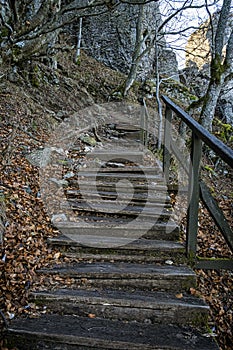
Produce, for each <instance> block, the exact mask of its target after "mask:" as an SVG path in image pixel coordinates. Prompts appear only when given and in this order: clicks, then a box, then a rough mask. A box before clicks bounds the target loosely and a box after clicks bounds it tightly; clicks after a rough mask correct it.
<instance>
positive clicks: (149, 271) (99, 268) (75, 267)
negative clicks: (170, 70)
mask: <svg viewBox="0 0 233 350" xmlns="http://www.w3.org/2000/svg"><path fill="white" fill-rule="evenodd" d="M37 272H38V273H47V274H63V275H69V276H70V277H72V276H73V277H76V276H77V277H83V276H85V277H86V278H94V279H99V278H105V277H106V278H116V279H120V280H121V279H123V278H127V279H134V278H136V279H145V278H146V279H153V278H165V279H166V278H167V279H174V278H176V277H180V278H183V277H190V278H194V279H196V274H195V273H194V271H193V270H192V269H191V268H190V267H188V266H165V265H153V264H136V263H124V262H123V263H110V262H108V263H105V262H103V263H98V262H97V263H74V264H70V265H58V266H54V267H52V268H44V269H43V268H42V269H39V270H38V271H37Z"/></svg>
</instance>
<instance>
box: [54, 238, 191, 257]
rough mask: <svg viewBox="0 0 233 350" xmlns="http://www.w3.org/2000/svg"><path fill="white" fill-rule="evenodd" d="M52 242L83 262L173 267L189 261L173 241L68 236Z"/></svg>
mask: <svg viewBox="0 0 233 350" xmlns="http://www.w3.org/2000/svg"><path fill="white" fill-rule="evenodd" d="M125 241H126V242H125ZM48 243H49V244H50V245H51V246H55V247H56V248H59V249H60V251H62V252H63V256H67V257H70V258H71V257H72V258H76V259H82V261H83V260H88V261H90V260H91V261H92V260H94V261H111V262H112V261H124V262H147V263H149V262H162V263H163V262H165V261H171V264H172V263H174V262H175V263H178V262H184V261H185V248H184V245H182V244H181V243H178V242H171V241H161V240H159V241H156V240H146V239H138V240H136V241H133V242H129V243H128V240H125V239H119V238H118V237H103V236H94V235H80V234H79V235H78V234H77V235H75V237H74V238H73V239H71V238H69V237H66V236H58V237H55V238H50V239H48Z"/></svg>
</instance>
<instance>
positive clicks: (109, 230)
mask: <svg viewBox="0 0 233 350" xmlns="http://www.w3.org/2000/svg"><path fill="white" fill-rule="evenodd" d="M85 219H86V220H87V221H84V220H85ZM149 219H150V218H146V219H145V220H141V219H140V218H136V219H134V220H133V221H129V220H127V219H126V218H124V219H122V218H120V217H119V218H116V217H107V216H105V217H104V216H102V217H99V216H91V217H86V216H84V217H82V218H79V222H73V221H60V222H56V223H55V224H56V228H57V229H59V230H60V231H61V232H62V234H64V235H66V236H69V237H70V238H71V239H72V235H77V236H78V235H89V234H91V235H93V234H94V235H100V236H102V235H103V236H109V235H111V236H113V237H122V238H123V237H128V238H129V237H130V238H132V239H133V238H134V239H138V238H139V237H144V238H147V239H149V240H151V239H154V240H166V241H169V240H170V241H177V240H178V239H179V227H178V226H177V225H176V224H175V223H174V222H172V221H171V222H168V223H167V222H156V220H155V218H152V220H149Z"/></svg>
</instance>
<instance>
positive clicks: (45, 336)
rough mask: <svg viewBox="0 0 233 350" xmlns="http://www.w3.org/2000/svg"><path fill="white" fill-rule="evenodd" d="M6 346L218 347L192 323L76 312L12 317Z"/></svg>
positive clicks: (106, 349) (24, 349) (68, 349)
mask: <svg viewBox="0 0 233 350" xmlns="http://www.w3.org/2000/svg"><path fill="white" fill-rule="evenodd" d="M7 340H8V341H7V346H9V347H17V349H18V350H32V349H33V350H44V349H48V350H54V349H56V350H63V349H65V350H74V349H82V350H84V349H86V350H90V349H94V350H100V349H103V350H110V349H111V350H113V349H118V350H142V349H145V350H146V349H158V350H163V349H164V350H165V349H166V350H174V349H176V350H192V349H193V350H194V349H195V350H197V349H198V350H217V349H218V347H217V345H216V344H215V342H214V340H213V339H211V338H209V337H206V336H204V335H202V334H200V332H198V331H197V330H195V329H193V328H191V327H182V326H177V325H164V324H161V325H160V324H158V325H153V324H141V323H131V322H129V323H127V322H123V321H116V320H114V321H111V320H105V319H102V318H98V317H97V318H88V317H77V316H75V315H64V316H62V315H43V316H41V317H40V318H37V319H35V318H25V319H20V320H15V321H14V322H12V324H11V325H10V327H9V329H8V334H7Z"/></svg>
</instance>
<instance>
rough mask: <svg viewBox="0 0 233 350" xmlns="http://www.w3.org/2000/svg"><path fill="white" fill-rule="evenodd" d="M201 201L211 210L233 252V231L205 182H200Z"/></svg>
mask: <svg viewBox="0 0 233 350" xmlns="http://www.w3.org/2000/svg"><path fill="white" fill-rule="evenodd" d="M200 190H201V191H200V192H201V199H202V201H203V202H204V204H205V206H206V207H207V209H208V210H209V212H210V214H211V216H212V218H213V219H214V222H215V223H216V225H217V226H218V228H219V230H220V231H221V233H222V234H223V236H224V238H225V240H226V242H227V244H228V246H229V248H230V249H231V251H232V252H233V231H232V230H231V228H230V226H229V224H228V222H227V220H226V218H225V216H224V214H223V212H222V210H221V208H219V206H218V203H217V201H216V200H215V199H214V197H213V196H212V195H211V192H210V190H209V188H208V187H207V186H206V184H205V183H204V182H203V181H200Z"/></svg>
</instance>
